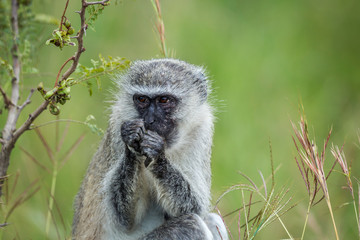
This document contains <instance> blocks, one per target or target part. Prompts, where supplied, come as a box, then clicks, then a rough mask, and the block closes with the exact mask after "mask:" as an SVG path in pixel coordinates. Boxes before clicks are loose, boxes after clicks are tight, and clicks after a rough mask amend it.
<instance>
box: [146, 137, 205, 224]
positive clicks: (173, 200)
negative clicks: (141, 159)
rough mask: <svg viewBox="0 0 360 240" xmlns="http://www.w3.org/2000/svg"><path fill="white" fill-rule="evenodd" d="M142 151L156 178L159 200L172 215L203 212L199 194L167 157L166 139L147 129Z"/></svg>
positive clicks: (148, 167)
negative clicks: (198, 197)
mask: <svg viewBox="0 0 360 240" xmlns="http://www.w3.org/2000/svg"><path fill="white" fill-rule="evenodd" d="M140 149H141V152H142V153H143V154H144V155H145V156H146V157H147V159H146V161H145V167H147V169H148V170H149V171H150V172H151V173H152V175H153V176H154V179H155V182H156V184H155V186H156V189H157V195H158V200H159V202H160V204H162V206H163V208H164V210H165V211H166V212H167V214H169V215H170V216H171V217H174V216H179V215H182V214H186V213H196V214H201V213H202V211H203V210H204V209H201V204H200V203H199V201H198V200H197V194H196V193H195V192H194V189H193V188H192V187H191V185H190V183H189V182H188V181H187V180H186V179H185V177H184V176H183V174H182V173H181V172H180V171H179V170H177V169H176V168H175V167H174V166H172V164H171V163H170V161H169V160H168V159H167V158H166V157H165V154H164V151H165V140H164V138H163V137H161V136H160V135H158V134H157V133H156V132H153V131H146V132H145V133H144V135H143V138H142V141H141V142H140Z"/></svg>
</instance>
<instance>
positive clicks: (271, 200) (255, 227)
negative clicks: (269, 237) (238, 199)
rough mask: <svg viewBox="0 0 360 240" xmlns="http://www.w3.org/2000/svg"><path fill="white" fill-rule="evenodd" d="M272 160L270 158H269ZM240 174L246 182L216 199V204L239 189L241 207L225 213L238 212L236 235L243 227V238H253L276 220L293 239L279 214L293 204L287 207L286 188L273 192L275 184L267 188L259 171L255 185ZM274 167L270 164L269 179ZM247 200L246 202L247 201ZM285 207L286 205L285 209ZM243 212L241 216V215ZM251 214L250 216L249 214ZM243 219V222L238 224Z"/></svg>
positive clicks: (244, 175) (248, 178) (229, 189)
mask: <svg viewBox="0 0 360 240" xmlns="http://www.w3.org/2000/svg"><path fill="white" fill-rule="evenodd" d="M271 161H272V158H271ZM239 174H240V175H241V176H243V177H244V178H245V179H246V180H247V181H248V183H241V184H237V185H233V186H231V187H230V188H228V189H227V190H226V191H225V192H224V193H223V194H222V195H221V196H220V197H219V199H218V200H217V202H216V206H217V204H218V203H219V202H220V200H221V199H223V198H224V197H225V196H226V195H227V194H229V193H230V192H233V191H236V190H240V192H241V196H242V207H241V208H239V209H237V210H236V211H232V212H231V213H230V214H227V215H225V217H227V216H229V215H231V214H233V213H236V212H238V214H239V216H238V222H237V225H238V235H239V239H241V237H240V236H241V233H242V231H241V229H242V228H244V232H243V239H244V240H246V239H254V237H255V236H256V235H257V233H258V232H259V231H261V230H263V229H264V228H265V227H267V226H268V225H269V224H271V223H272V222H274V221H275V220H278V221H279V222H280V223H281V225H282V227H283V228H284V230H285V231H286V233H287V235H288V237H289V238H290V239H293V237H292V235H291V234H290V233H289V231H288V230H287V228H286V226H285V224H284V223H283V221H282V220H281V216H282V215H283V214H285V213H286V212H288V211H289V210H290V209H291V208H293V207H294V206H290V207H287V206H288V204H289V202H290V201H291V197H289V198H287V197H286V196H287V193H288V189H285V188H283V189H282V190H281V191H280V192H275V189H274V186H275V184H274V183H272V184H271V186H272V187H271V189H268V188H267V186H266V182H267V181H265V179H264V177H263V174H262V173H261V172H260V171H259V175H260V178H261V181H262V185H261V186H257V185H256V183H255V182H254V181H253V180H252V179H251V178H250V177H248V176H247V175H246V174H244V173H241V172H239ZM273 176H274V169H273V164H272V175H271V176H270V178H271V179H274V177H273ZM245 192H249V197H248V201H246V195H245ZM254 195H255V196H257V197H258V198H259V201H254V199H253V196H254ZM247 202H248V203H247ZM258 203H263V206H262V207H260V210H258V211H255V213H252V212H254V211H251V207H252V206H253V205H254V204H258ZM285 207H287V208H286V209H285ZM242 214H243V217H242ZM251 215H252V216H251ZM242 219H243V221H244V223H243V224H240V222H241V220H242ZM230 236H231V234H230Z"/></svg>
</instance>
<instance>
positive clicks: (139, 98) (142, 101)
mask: <svg viewBox="0 0 360 240" xmlns="http://www.w3.org/2000/svg"><path fill="white" fill-rule="evenodd" d="M134 102H135V103H137V104H140V105H146V104H148V103H149V98H148V97H147V96H144V95H135V96H134Z"/></svg>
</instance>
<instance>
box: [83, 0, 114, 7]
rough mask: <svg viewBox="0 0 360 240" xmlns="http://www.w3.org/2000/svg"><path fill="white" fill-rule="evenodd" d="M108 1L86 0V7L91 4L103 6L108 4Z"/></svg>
mask: <svg viewBox="0 0 360 240" xmlns="http://www.w3.org/2000/svg"><path fill="white" fill-rule="evenodd" d="M107 2H109V0H103V1H98V2H86V7H87V6H90V5H103V6H106V5H107Z"/></svg>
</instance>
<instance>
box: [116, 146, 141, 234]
mask: <svg viewBox="0 0 360 240" xmlns="http://www.w3.org/2000/svg"><path fill="white" fill-rule="evenodd" d="M140 167H141V166H140V162H139V161H138V160H137V159H136V156H135V154H134V153H133V152H131V151H130V150H128V149H126V151H125V158H124V160H123V161H122V162H121V163H120V166H119V167H118V168H117V169H116V172H115V174H114V178H113V180H112V183H111V186H110V188H111V194H112V196H111V199H112V203H113V206H114V208H115V210H116V212H117V216H118V220H119V223H120V225H121V226H123V227H124V228H125V229H126V230H127V231H130V230H132V228H133V227H134V225H135V224H136V218H137V217H138V216H137V215H138V214H139V205H140V203H139V201H137V199H139V197H138V196H137V195H138V194H139V193H140V192H142V191H141V190H140V188H141V187H140V186H139V170H140Z"/></svg>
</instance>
